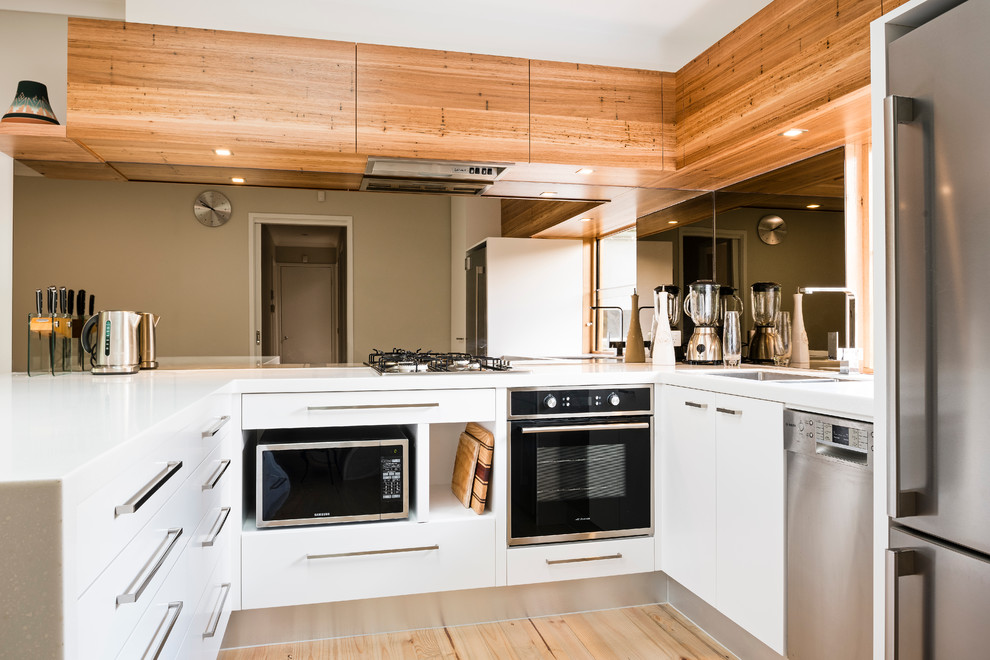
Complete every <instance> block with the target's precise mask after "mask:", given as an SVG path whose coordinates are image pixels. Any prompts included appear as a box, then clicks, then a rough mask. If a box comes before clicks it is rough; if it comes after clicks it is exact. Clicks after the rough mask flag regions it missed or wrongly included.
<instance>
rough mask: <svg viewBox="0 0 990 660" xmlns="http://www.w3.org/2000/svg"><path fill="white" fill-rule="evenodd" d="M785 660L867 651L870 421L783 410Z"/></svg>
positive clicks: (865, 657) (866, 655) (853, 657)
mask: <svg viewBox="0 0 990 660" xmlns="http://www.w3.org/2000/svg"><path fill="white" fill-rule="evenodd" d="M784 448H785V449H786V450H787V658H788V660H818V659H821V660H826V659H828V660H835V659H836V658H842V659H843V660H859V659H862V660H869V659H870V658H871V657H872V655H873V557H872V553H871V541H872V529H873V504H872V502H873V424H871V423H869V422H861V421H856V420H851V419H843V418H840V417H832V416H829V415H820V414H817V413H809V412H804V411H800V410H785V411H784Z"/></svg>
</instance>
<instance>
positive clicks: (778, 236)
mask: <svg viewBox="0 0 990 660" xmlns="http://www.w3.org/2000/svg"><path fill="white" fill-rule="evenodd" d="M756 233H757V234H759V235H760V240H761V241H763V242H764V243H766V244H767V245H777V244H778V243H780V242H781V241H782V240H784V237H785V236H787V223H786V222H784V219H783V218H781V217H780V216H779V215H765V216H763V217H762V218H760V222H759V224H757V225H756Z"/></svg>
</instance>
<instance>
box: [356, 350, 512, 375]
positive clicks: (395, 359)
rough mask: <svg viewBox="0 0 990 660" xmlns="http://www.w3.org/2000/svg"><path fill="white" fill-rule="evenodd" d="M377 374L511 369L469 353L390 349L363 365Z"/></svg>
mask: <svg viewBox="0 0 990 660" xmlns="http://www.w3.org/2000/svg"><path fill="white" fill-rule="evenodd" d="M365 364H367V365H368V366H369V367H371V368H372V369H374V370H375V371H377V372H378V373H380V374H412V373H424V372H431V373H449V372H465V371H467V372H483V371H484V372H491V371H510V370H511V369H512V366H511V365H510V364H509V363H508V362H506V361H504V360H499V359H498V358H492V357H485V356H481V355H470V354H468V353H435V352H433V351H423V350H422V349H417V350H415V351H407V350H404V349H401V348H393V349H392V350H391V351H387V352H386V351H380V350H378V349H377V348H376V349H375V351H374V352H373V353H371V354H370V355H368V361H367V362H365Z"/></svg>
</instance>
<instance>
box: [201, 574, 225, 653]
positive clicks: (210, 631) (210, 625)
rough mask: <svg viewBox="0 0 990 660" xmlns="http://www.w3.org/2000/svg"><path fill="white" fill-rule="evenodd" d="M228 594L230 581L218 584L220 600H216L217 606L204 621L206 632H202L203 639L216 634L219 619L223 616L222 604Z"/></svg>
mask: <svg viewBox="0 0 990 660" xmlns="http://www.w3.org/2000/svg"><path fill="white" fill-rule="evenodd" d="M228 595H230V582H227V583H226V584H221V585H220V600H219V601H217V606H216V608H215V609H214V610H213V614H211V615H210V620H209V621H208V622H207V623H206V632H204V633H203V639H207V638H209V637H213V636H214V635H216V634H217V628H219V627H220V619H221V618H222V617H223V606H224V603H226V602H227V596H228Z"/></svg>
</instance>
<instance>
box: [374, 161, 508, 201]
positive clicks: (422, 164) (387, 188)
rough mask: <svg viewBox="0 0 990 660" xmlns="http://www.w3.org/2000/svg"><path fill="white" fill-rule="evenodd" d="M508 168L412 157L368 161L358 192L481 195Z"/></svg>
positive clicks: (502, 164)
mask: <svg viewBox="0 0 990 660" xmlns="http://www.w3.org/2000/svg"><path fill="white" fill-rule="evenodd" d="M506 167H507V164H506V163H482V162H464V161H449V160H421V159H415V158H375V157H371V158H368V167H367V168H366V169H365V173H364V178H363V179H362V180H361V188H360V189H361V190H366V191H369V192H399V193H420V194H438V195H480V194H482V193H484V192H485V191H486V190H488V189H489V188H490V187H491V185H492V183H494V182H495V180H496V179H498V178H499V177H500V176H501V175H502V173H503V172H505V170H506Z"/></svg>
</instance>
